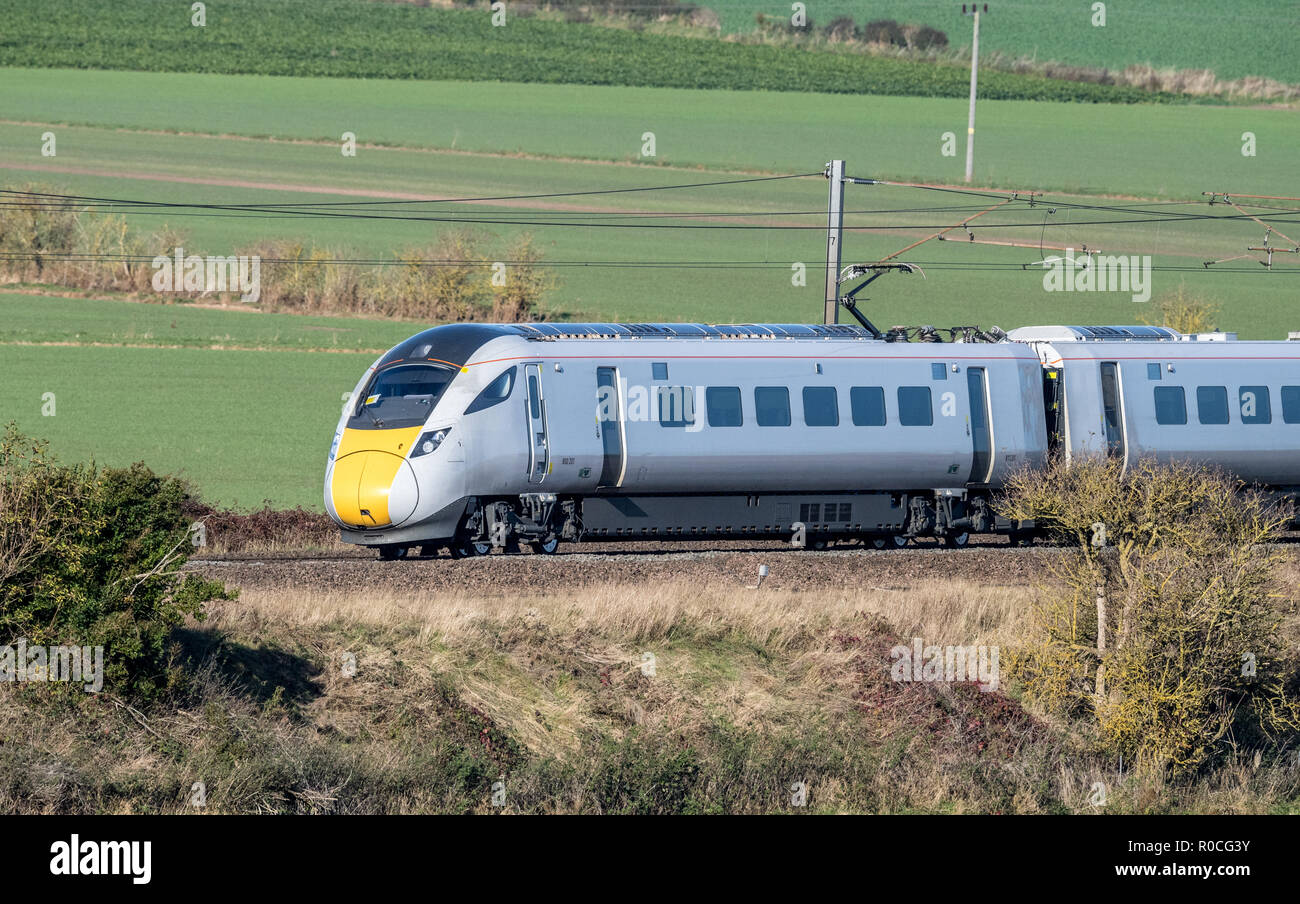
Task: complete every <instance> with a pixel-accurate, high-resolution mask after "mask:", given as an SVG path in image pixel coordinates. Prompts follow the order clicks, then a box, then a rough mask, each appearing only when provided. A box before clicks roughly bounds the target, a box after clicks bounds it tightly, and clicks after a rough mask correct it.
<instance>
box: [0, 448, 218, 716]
mask: <svg viewBox="0 0 1300 904" xmlns="http://www.w3.org/2000/svg"><path fill="white" fill-rule="evenodd" d="M186 495H187V494H186V488H185V486H184V485H183V484H182V483H181V482H180V481H178V480H177V479H175V478H173V477H160V476H158V475H156V474H154V473H153V472H152V471H150V470H149V469H148V468H146V467H145V466H144V465H143V464H135V465H132V466H131V467H129V468H123V469H102V470H101V469H98V468H96V467H94V466H93V465H71V466H63V465H59V464H57V463H55V462H54V461H53V460H52V459H51V458H50V456H49V453H48V449H47V446H46V444H45V443H43V442H40V441H37V440H33V439H31V438H29V437H26V436H23V435H22V434H20V433H19V432H18V430H17V428H16V427H15V426H14V425H12V424H10V425H9V427H8V428H7V430H6V432H5V436H4V439H3V441H0V578H2V579H3V580H2V583H0V643H4V644H12V643H14V642H16V641H17V640H18V639H20V638H25V639H26V640H27V642H28V643H29V644H33V645H50V646H54V645H65V644H66V645H77V646H92V647H93V646H103V647H104V683H105V686H106V687H112V688H114V689H116V690H118V691H121V692H123V693H131V694H134V695H137V696H141V697H150V696H153V695H156V694H158V693H160V692H162V691H164V690H166V689H168V688H170V687H172V686H174V685H175V684H176V683H177V682H178V681H179V679H180V678H181V675H180V672H179V669H178V668H177V667H176V666H175V665H174V663H173V662H172V661H171V652H170V650H169V649H168V643H169V637H170V634H171V629H172V628H174V627H175V626H177V625H179V624H181V623H182V622H183V621H184V620H185V618H186V617H187V616H192V617H194V618H199V619H201V618H202V617H203V604H204V603H205V602H207V601H209V600H213V599H229V598H231V594H228V593H227V592H226V590H225V588H224V587H223V586H222V585H221V584H220V583H218V582H214V581H207V580H203V579H202V578H200V577H198V576H197V575H194V574H184V573H182V572H181V570H180V569H181V567H182V566H183V565H184V564H185V561H186V559H187V558H188V553H189V551H190V549H191V548H192V547H191V545H190V542H189V536H188V530H189V521H188V519H186V518H185V516H184V514H183V512H182V509H183V506H184V504H185V500H186Z"/></svg>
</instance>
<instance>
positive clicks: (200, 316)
mask: <svg viewBox="0 0 1300 904" xmlns="http://www.w3.org/2000/svg"><path fill="white" fill-rule="evenodd" d="M412 331H413V328H412V327H411V326H409V325H407V324H404V323H392V322H389V321H382V320H359V319H349V320H347V321H341V320H340V319H338V318H335V317H311V316H301V315H295V314H263V313H262V312H260V311H257V310H254V309H251V308H241V306H240V305H239V304H235V305H232V306H229V307H226V308H213V307H205V306H201V305H198V304H165V305H164V304H141V303H139V302H132V301H118V300H112V299H104V298H59V297H50V296H45V295H36V294H16V293H0V345H13V344H20V345H121V346H137V347H138V346H156V347H159V348H176V347H180V348H206V349H248V350H296V351H325V352H348V351H355V352H365V353H367V354H373V355H378V354H379V353H381V352H383V351H385V350H387V349H389V348H391V347H392V346H394V345H396V344H397V343H398V342H400V341H401V340H403V339H405V338H406V337H407V336H409V335H410V334H411V332H412ZM358 376H359V374H358Z"/></svg>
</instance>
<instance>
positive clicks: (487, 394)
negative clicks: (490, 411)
mask: <svg viewBox="0 0 1300 904" xmlns="http://www.w3.org/2000/svg"><path fill="white" fill-rule="evenodd" d="M514 388H515V369H514V368H513V367H512V368H510V369H509V370H506V371H503V372H502V373H501V375H500V376H498V377H497V378H496V379H495V380H493V381H492V382H491V383H489V384H488V385H487V386H484V387H483V391H482V392H480V393H479V394H478V398H476V399H475V400H474V401H472V402H470V403H469V407H468V408H466V409H465V413H466V414H473V413H474V412H476V411H482V410H483V409H485V408H491V407H492V406H493V405H499V404H500V403H501V402H504V401H505V400H506V399H508V398H510V393H511V392H512V391H514Z"/></svg>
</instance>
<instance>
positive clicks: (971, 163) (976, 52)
mask: <svg viewBox="0 0 1300 904" xmlns="http://www.w3.org/2000/svg"><path fill="white" fill-rule="evenodd" d="M961 11H962V14H963V15H968V16H969V15H973V16H974V17H975V32H974V34H973V35H972V36H971V41H970V118H969V119H968V120H967V122H966V181H967V182H970V180H971V176H972V175H973V174H974V172H975V90H976V82H977V80H978V77H979V66H980V9H979V6H978V5H977V4H974V3H972V4H971V5H970V12H969V13H968V12H966V4H965V3H963V4H962V5H961ZM988 11H989V5H988V4H987V3H985V4H984V12H988Z"/></svg>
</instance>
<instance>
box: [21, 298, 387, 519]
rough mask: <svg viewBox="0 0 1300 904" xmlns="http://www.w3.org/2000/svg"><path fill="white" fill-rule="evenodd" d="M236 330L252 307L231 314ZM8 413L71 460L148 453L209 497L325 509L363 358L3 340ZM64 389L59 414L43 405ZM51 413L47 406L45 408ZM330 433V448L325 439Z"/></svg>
mask: <svg viewBox="0 0 1300 904" xmlns="http://www.w3.org/2000/svg"><path fill="white" fill-rule="evenodd" d="M228 316H229V317H230V318H232V331H237V329H238V324H237V323H234V322H233V321H237V320H240V319H244V315H237V314H230V315H228ZM0 355H3V358H4V373H5V379H4V380H3V381H0V411H3V412H4V413H5V418H6V420H8V419H10V418H13V419H15V420H16V421H17V422H18V425H19V427H20V428H21V429H23V430H25V431H27V432H29V433H31V434H34V435H37V436H40V437H42V438H44V439H48V440H49V441H50V443H51V446H52V448H53V449H54V450H55V452H56V454H57V455H58V456H59V458H60V459H61V460H63V461H68V462H71V461H88V460H90V459H94V460H95V461H97V462H99V463H100V464H101V465H112V466H119V467H121V466H125V465H127V464H130V463H131V462H134V461H145V462H147V463H148V464H149V465H150V467H152V468H154V469H155V470H157V471H160V472H161V471H167V472H174V473H176V474H178V475H181V476H183V477H185V478H187V479H189V480H191V481H192V482H193V483H194V484H195V486H196V487H197V488H199V489H200V490H201V491H202V494H203V497H204V499H205V500H208V501H211V502H219V503H221V504H224V505H229V506H235V507H241V508H256V507H259V506H260V505H261V504H262V503H263V501H269V502H270V503H271V504H272V505H275V506H293V505H300V504H301V505H310V506H312V507H314V508H317V509H319V508H320V507H321V501H320V496H321V485H322V484H321V482H322V480H323V479H324V478H323V475H324V467H325V456H326V453H327V452H328V450H329V437H330V435H331V434H332V433H333V430H334V424H335V422H336V421H337V420H338V414H339V410H340V407H341V402H340V398H341V396H342V394H343V393H344V392H348V391H349V390H351V389H352V387H353V386H354V385H356V381H357V379H358V378H359V377H360V375H361V373H362V371H363V370H364V369H365V368H366V367H367V366H368V365H369V364H370V363H371V362H372V361H373V360H374V356H372V355H362V354H325V353H320V354H306V353H303V352H295V351H231V350H224V351H213V350H209V349H196V348H130V347H118V348H106V347H89V346H46V347H37V346H16V345H5V346H3V347H2V348H0ZM46 393H54V414H53V415H52V416H49V415H46V414H43V413H42V408H43V406H44V405H45V403H46V401H47V398H46V396H45V394H46ZM47 410H48V409H47ZM321 437H324V438H325V440H324V444H322V442H321Z"/></svg>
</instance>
